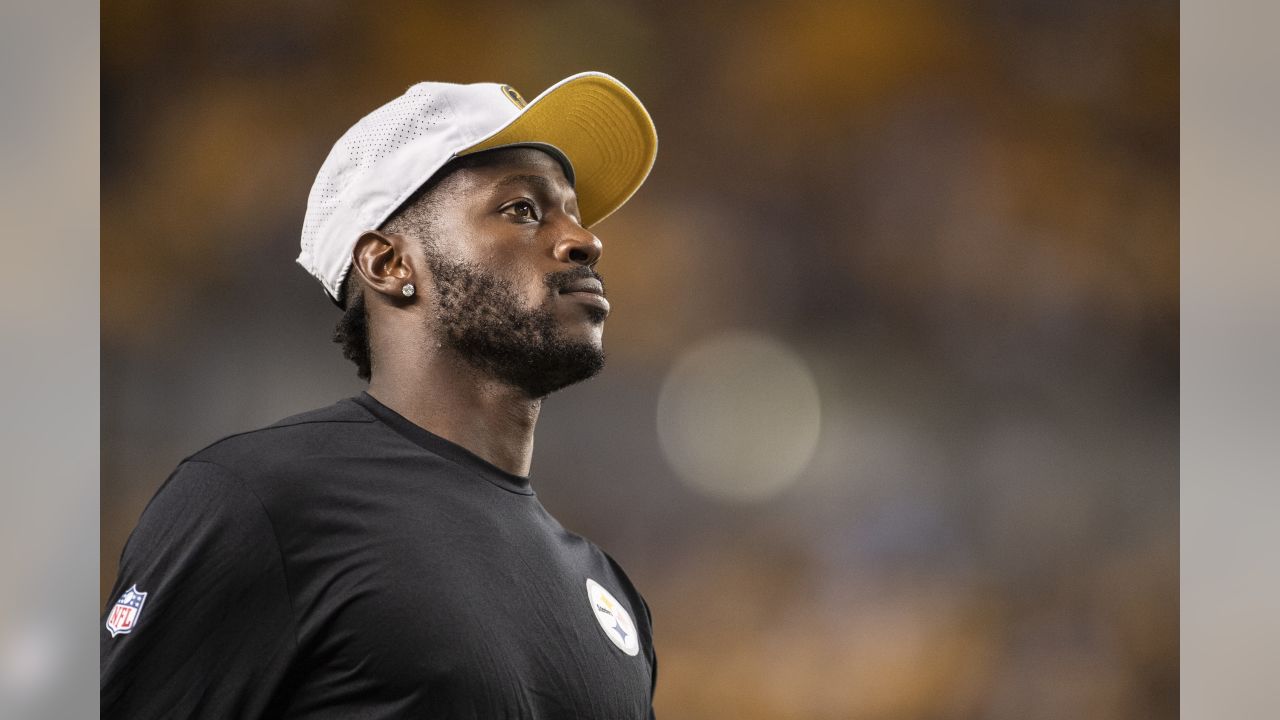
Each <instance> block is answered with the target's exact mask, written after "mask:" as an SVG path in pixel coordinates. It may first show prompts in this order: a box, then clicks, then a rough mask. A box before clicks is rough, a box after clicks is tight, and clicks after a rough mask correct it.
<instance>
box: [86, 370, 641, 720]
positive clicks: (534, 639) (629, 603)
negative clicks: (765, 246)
mask: <svg viewBox="0 0 1280 720" xmlns="http://www.w3.org/2000/svg"><path fill="white" fill-rule="evenodd" d="M588 579H592V580H594V581H596V582H597V583H599V585H600V586H603V588H604V589H605V590H607V591H608V592H609V593H610V594H612V596H613V598H615V599H616V600H617V602H618V603H619V604H621V605H623V606H624V610H625V611H626V612H627V613H629V615H630V618H631V619H632V620H633V622H634V627H635V629H636V631H637V633H638V637H639V640H640V643H639V651H638V653H637V654H636V655H634V656H631V655H628V654H626V653H625V652H623V650H622V649H620V647H619V646H618V645H617V644H615V642H614V641H613V640H611V639H610V637H609V635H608V634H607V633H606V631H605V630H604V629H603V628H602V626H601V624H600V622H598V621H597V619H596V613H595V611H593V608H592V604H593V603H592V602H589V600H588V594H587V581H588ZM134 586H136V587H137V591H138V592H140V593H141V592H145V593H146V597H145V600H144V601H143V605H142V609H141V611H140V612H138V614H137V616H136V622H135V624H134V625H133V626H132V628H131V629H129V630H128V632H120V633H118V634H116V635H115V636H113V635H112V633H111V632H110V631H109V630H108V624H109V623H110V620H111V618H112V609H113V607H114V605H115V604H116V601H117V600H118V599H120V598H121V596H122V595H124V594H125V593H126V592H127V591H128V590H129V589H130V588H132V587H134ZM615 609H616V608H615ZM117 617H119V616H118V615H117ZM102 622H103V625H102V628H101V635H102V641H101V650H102V652H101V670H102V688H101V700H102V717H104V718H131V719H135V720H145V719H147V718H439V719H444V718H468V719H471V718H474V719H481V718H483V719H485V720H489V719H493V718H601V719H610V720H612V719H623V718H648V717H652V716H653V711H652V697H653V689H654V683H655V680H656V668H657V664H656V658H655V655H654V651H653V644H652V629H651V618H650V615H649V610H648V607H647V606H646V605H645V603H644V600H643V599H642V598H641V596H640V594H639V592H637V591H636V589H635V588H634V587H633V586H632V584H631V582H630V581H629V580H628V579H627V576H626V575H625V574H624V573H623V571H622V569H621V568H620V567H619V566H618V565H617V564H616V563H615V562H614V561H613V560H612V558H610V557H609V556H608V555H606V554H605V553H604V552H603V551H601V550H600V549H599V548H597V547H596V546H595V545H593V544H592V543H590V542H589V541H587V540H585V539H583V538H582V537H580V536H578V535H575V534H573V533H571V532H569V531H567V530H565V529H564V528H563V527H561V525H560V524H559V523H558V522H556V520H555V519H554V518H552V517H551V516H550V515H549V514H548V513H547V511H546V510H545V509H544V508H543V507H542V504H541V503H540V502H538V499H537V496H536V495H535V494H534V492H533V490H532V488H531V487H530V484H529V480H528V479H527V478H524V477H520V476H517V475H512V474H510V473H506V472H503V471H502V470H501V469H499V468H497V467H495V466H493V465H491V464H489V463H487V462H486V461H484V460H483V459H481V458H479V457H477V456H476V455H473V454H472V453H470V452H468V451H467V450H465V449H463V448H461V447H459V446H457V445H455V444H453V443H450V442H448V441H446V440H444V439H442V438H440V437H438V436H436V435H433V434H431V433H429V432H427V431H426V430H423V429H422V428H420V427H417V426H416V425H414V424H413V423H411V422H409V421H408V420H406V419H405V418H403V417H401V416H399V415H397V414H396V413H395V412H393V411H392V410H390V409H389V408H386V407H385V406H383V405H381V404H380V403H378V402H377V401H376V400H374V399H373V398H372V397H370V396H368V395H367V394H365V395H361V396H360V397H357V398H351V399H347V400H343V401H341V402H338V403H336V404H334V405H332V406H330V407H328V408H324V409H321V410H317V411H313V412H311V413H306V414H303V415H299V416H295V417H293V418H289V419H287V420H283V421H281V422H279V423H277V424H275V425H272V426H271V427H269V428H265V429H262V430H257V431H253V432H249V433H244V434H240V435H234V436H231V437H230V438H226V439H224V440H222V441H220V442H218V443H215V444H214V445H212V446H210V447H208V448H206V449H204V450H202V451H200V452H198V453H196V454H195V455H193V456H191V457H189V458H187V459H186V460H184V461H183V462H182V463H181V464H180V465H179V466H178V468H177V469H176V470H175V471H174V473H173V474H172V475H171V476H170V477H169V479H168V480H167V481H166V482H165V484H164V485H163V486H162V487H161V488H160V490H159V491H158V492H157V493H156V496H155V497H154V498H153V499H152V501H151V502H150V504H149V505H148V506H147V508H146V510H145V511H144V512H143V514H142V517H141V519H140V520H139V522H138V526H137V528H136V529H135V530H134V532H133V534H132V535H131V536H130V537H129V541H128V543H127V544H126V546H125V549H124V553H123V555H122V557H121V562H120V571H119V575H118V578H117V580H116V585H115V587H114V589H113V590H112V594H111V597H110V599H109V600H108V605H107V607H106V609H105V612H104V613H103V618H102ZM116 627H117V629H120V628H119V624H118V623H117V625H116Z"/></svg>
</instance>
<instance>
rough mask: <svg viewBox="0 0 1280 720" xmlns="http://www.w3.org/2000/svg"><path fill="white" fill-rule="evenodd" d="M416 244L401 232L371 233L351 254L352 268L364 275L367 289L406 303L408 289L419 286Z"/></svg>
mask: <svg viewBox="0 0 1280 720" xmlns="http://www.w3.org/2000/svg"><path fill="white" fill-rule="evenodd" d="M411 247H412V243H411V241H410V240H409V239H407V238H406V237H405V236H403V235H400V234H397V233H384V232H382V231H380V230H369V231H367V232H365V233H364V234H363V235H361V236H360V239H359V240H356V246H355V249H353V250H352V251H351V266H352V267H353V268H354V269H355V271H356V272H358V273H360V280H361V281H362V282H363V283H364V286H365V287H366V288H369V289H370V290H373V291H374V292H377V293H381V294H382V295H385V296H387V297H388V298H391V299H394V300H397V301H402V300H404V299H405V296H404V295H403V294H402V290H403V289H404V286H405V285H407V284H409V283H414V284H418V283H419V280H418V279H416V278H415V272H414V262H415V261H414V258H413V256H412V255H411V254H410V249H411Z"/></svg>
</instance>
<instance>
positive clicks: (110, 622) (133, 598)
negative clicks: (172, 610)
mask: <svg viewBox="0 0 1280 720" xmlns="http://www.w3.org/2000/svg"><path fill="white" fill-rule="evenodd" d="M146 599H147V594H146V593H144V592H138V586H137V585H134V586H133V587H131V588H129V589H128V590H125V591H124V594H123V595H121V596H120V599H119V600H117V601H116V604H115V607H113V608H111V614H109V615H107V629H108V630H110V631H111V637H115V636H116V635H122V634H124V633H127V632H129V631H130V630H133V626H134V625H136V624H137V623H138V616H139V615H141V614H142V603H143V602H145V601H146Z"/></svg>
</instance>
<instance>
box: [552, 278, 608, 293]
mask: <svg viewBox="0 0 1280 720" xmlns="http://www.w3.org/2000/svg"><path fill="white" fill-rule="evenodd" d="M560 292H561V293H579V292H580V293H591V294H592V295H604V285H602V284H601V283H600V281H599V280H597V279H595V278H582V279H580V280H574V281H572V282H570V283H567V284H566V285H565V286H564V287H562V288H560Z"/></svg>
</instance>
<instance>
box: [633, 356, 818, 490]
mask: <svg viewBox="0 0 1280 720" xmlns="http://www.w3.org/2000/svg"><path fill="white" fill-rule="evenodd" d="M821 424H822V420H821V403H820V402H819V397H818V387H817V384H816V383H815V381H814V379H813V373H812V372H810V370H809V368H808V366H807V365H806V364H805V362H804V360H803V359H802V358H801V357H800V356H799V355H798V354H797V353H795V352H794V351H793V350H791V349H790V348H789V347H787V345H786V344H784V343H783V342H782V341H781V340H778V339H777V338H774V337H771V336H768V335H764V334H760V333H753V332H729V333H724V334H721V335H717V336H714V337H712V338H710V339H707V340H704V341H702V342H701V343H699V344H697V345H694V346H693V347H692V348H690V349H689V351H688V352H686V353H685V354H684V355H683V356H682V357H680V359H679V360H678V361H677V362H676V363H675V364H674V365H673V366H672V368H671V371H670V373H669V374H668V375H667V378H666V381H665V382H664V383H663V386H662V393H661V394H660V395H659V397H658V438H659V440H660V442H661V443H662V451H663V453H664V454H665V455H666V458H667V461H668V462H670V463H671V465H672V467H673V468H675V470H676V472H677V473H679V475H680V477H681V478H683V479H684V480H685V481H686V482H688V483H689V484H690V485H691V486H692V487H694V488H696V489H697V490H699V491H701V492H703V493H705V494H707V495H709V496H711V497H714V498H719V499H723V500H732V501H747V502H751V501H759V500H763V499H766V498H769V497H772V496H774V495H776V494H777V493H779V492H781V491H783V490H785V489H786V488H787V487H789V486H790V485H791V484H792V483H793V482H794V481H795V479H796V478H797V477H798V476H799V474H800V473H801V472H802V471H803V470H804V468H805V466H806V465H808V463H809V460H810V458H812V457H813V451H814V449H815V448H816V447H817V444H818V433H819V431H820V429H821Z"/></svg>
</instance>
